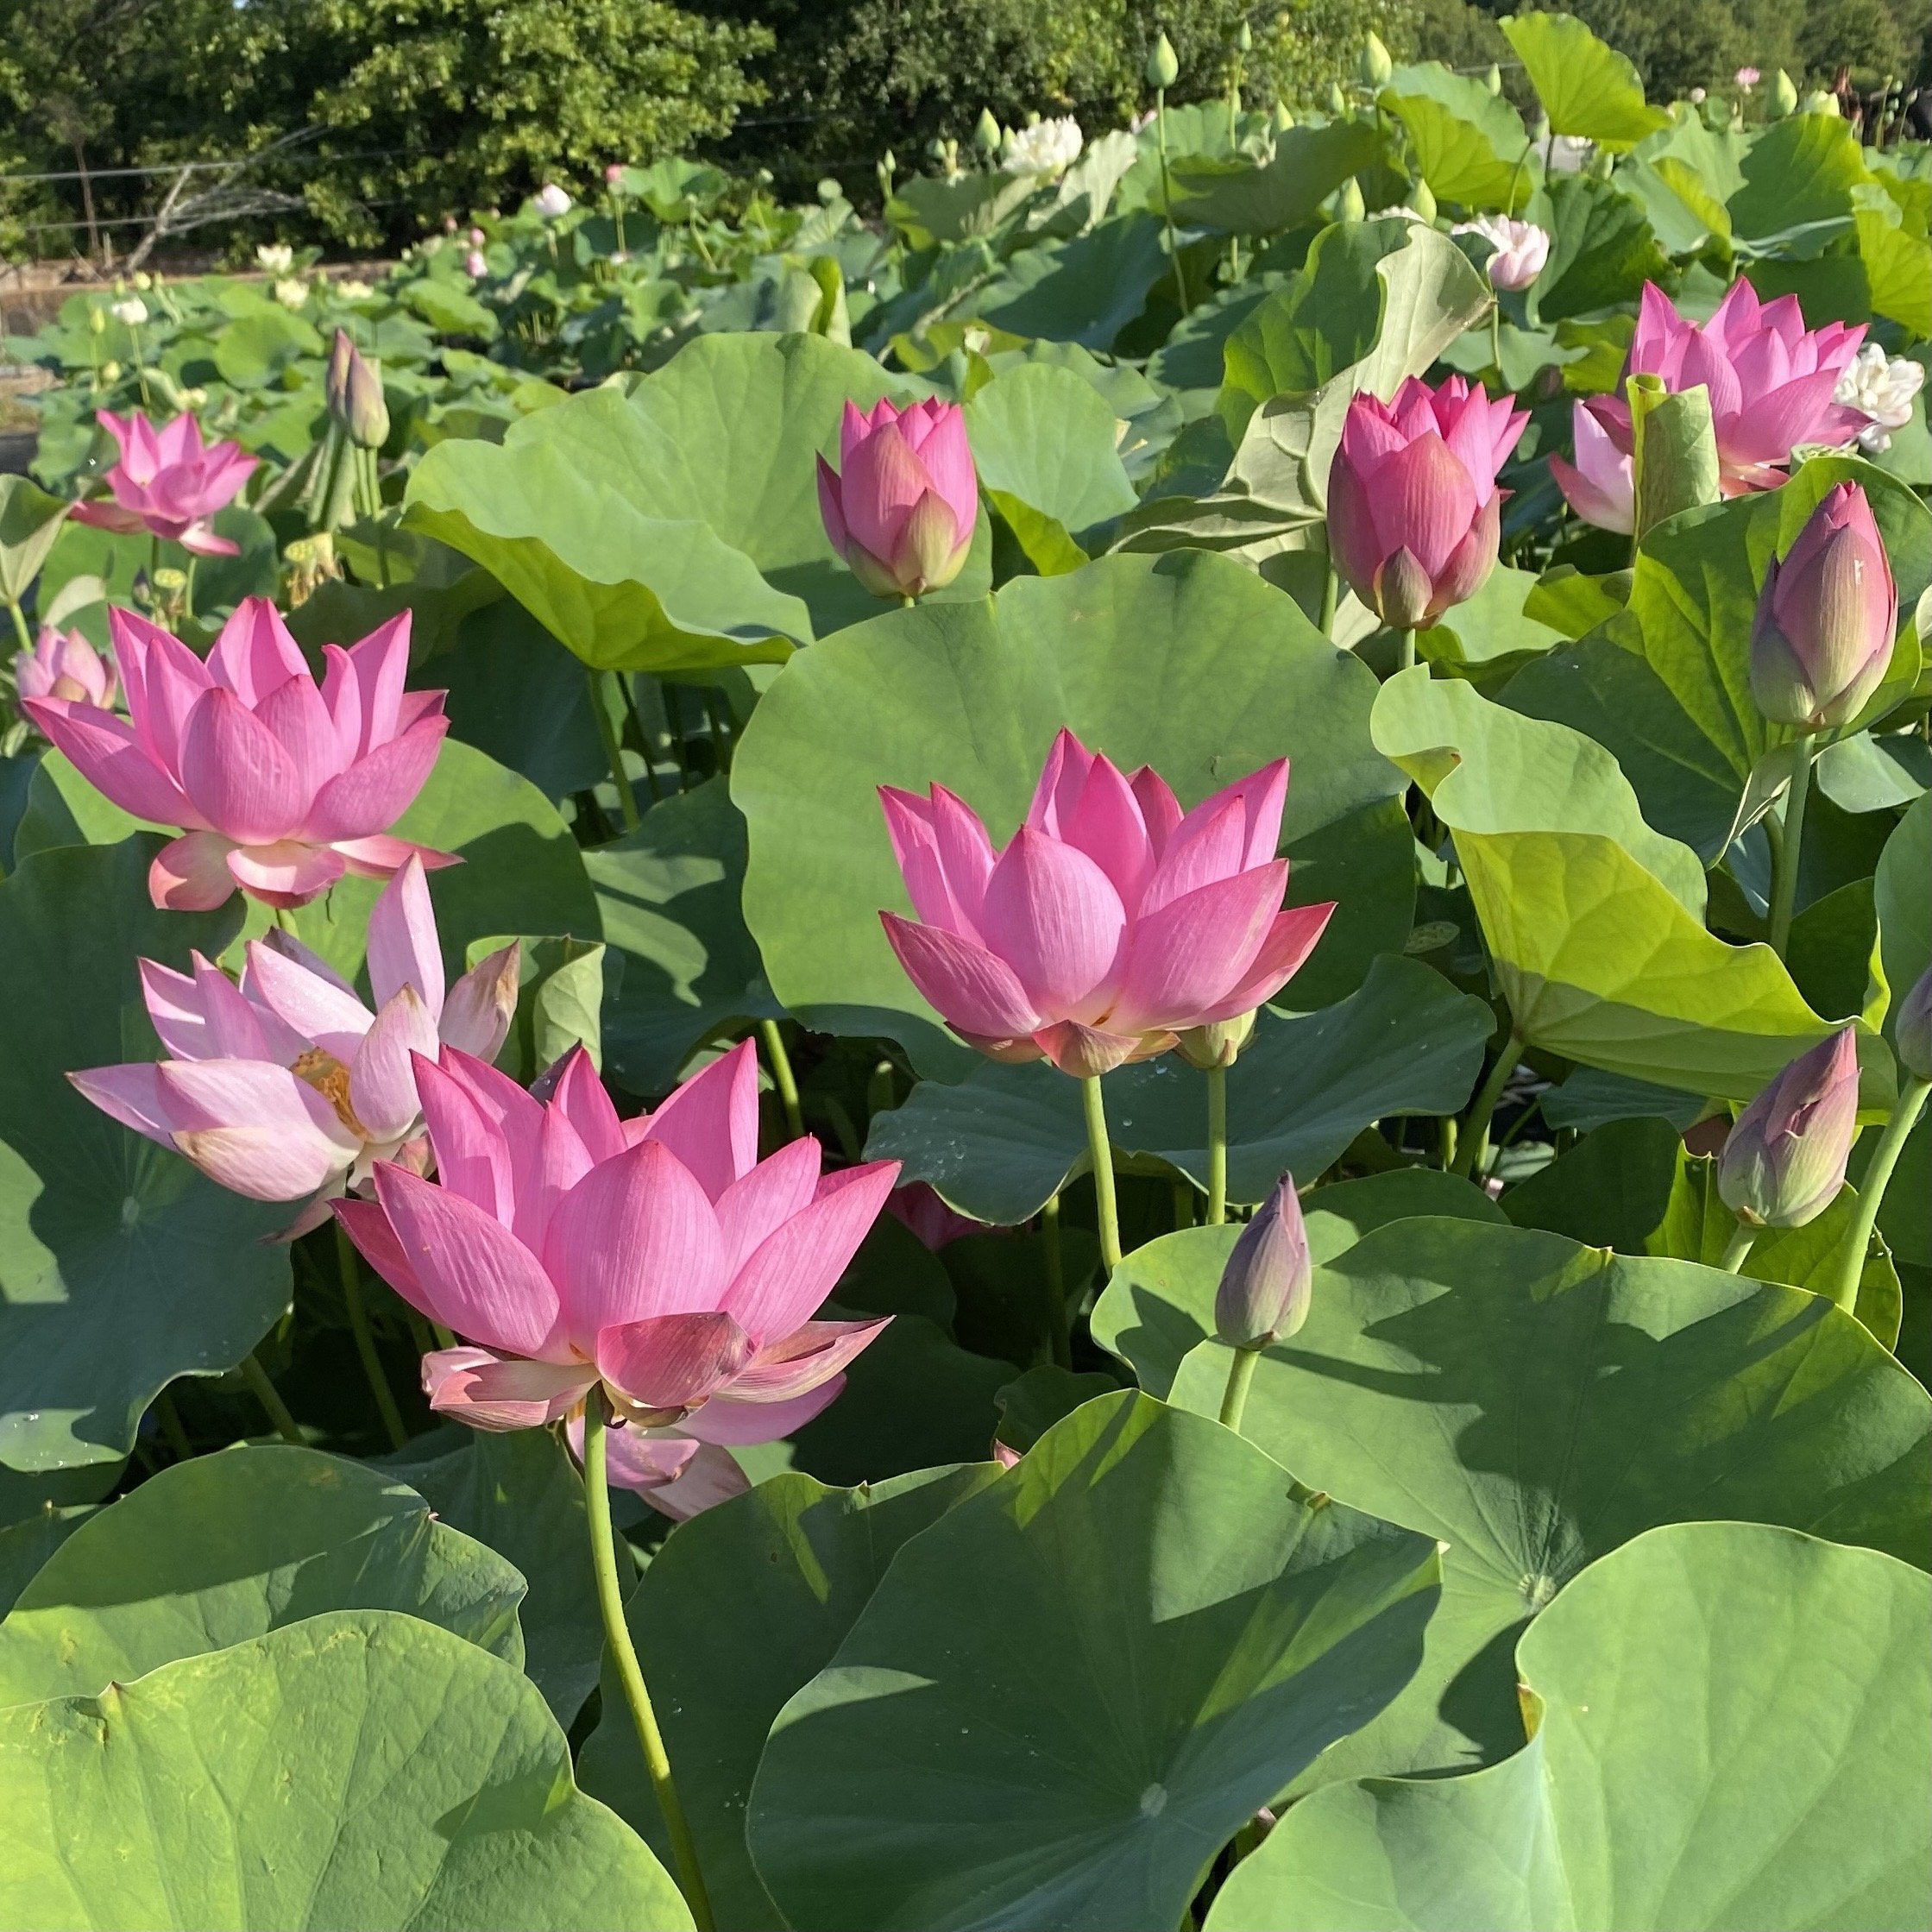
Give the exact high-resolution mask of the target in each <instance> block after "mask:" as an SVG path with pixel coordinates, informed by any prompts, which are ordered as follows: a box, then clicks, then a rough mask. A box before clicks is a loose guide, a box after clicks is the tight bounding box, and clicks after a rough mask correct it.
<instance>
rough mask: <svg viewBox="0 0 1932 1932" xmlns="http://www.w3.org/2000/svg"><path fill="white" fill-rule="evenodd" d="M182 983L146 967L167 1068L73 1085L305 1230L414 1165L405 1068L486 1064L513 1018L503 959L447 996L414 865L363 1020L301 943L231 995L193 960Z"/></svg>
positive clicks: (509, 952) (272, 948)
mask: <svg viewBox="0 0 1932 1932" xmlns="http://www.w3.org/2000/svg"><path fill="white" fill-rule="evenodd" d="M193 961H194V970H193V972H192V973H185V972H174V971H173V969H172V968H170V967H167V966H161V965H159V964H157V963H156V962H155V961H154V960H142V962H141V980H142V993H143V995H144V997H145V998H146V1000H147V1002H148V1016H149V1018H151V1019H152V1020H153V1021H154V1031H155V1032H156V1033H158V1034H159V1035H160V1041H161V1044H162V1046H164V1047H165V1048H167V1051H168V1053H169V1054H170V1055H172V1056H173V1057H172V1058H170V1059H167V1060H161V1061H159V1062H155V1061H153V1060H142V1061H138V1062H135V1063H134V1064H132V1065H128V1066H121V1067H96V1068H94V1069H93V1070H92V1071H91V1072H89V1073H70V1074H69V1075H68V1076H67V1078H68V1079H71V1080H72V1082H73V1084H74V1086H77V1087H78V1088H79V1090H80V1092H83V1093H84V1094H85V1095H86V1096H87V1098H89V1099H90V1100H91V1101H92V1102H93V1103H94V1104H95V1105H96V1106H97V1107H99V1108H100V1109H101V1110H102V1111H104V1112H105V1113H108V1114H111V1115H112V1116H113V1117H114V1118H115V1119H116V1120H117V1121H119V1122H120V1123H121V1124H122V1125H123V1127H131V1128H133V1130H135V1133H137V1134H145V1135H146V1136H148V1139H149V1140H151V1141H159V1142H160V1143H161V1145H162V1146H163V1147H172V1148H175V1149H179V1151H180V1152H181V1153H183V1154H185V1155H187V1157H188V1159H189V1160H191V1161H193V1162H194V1164H195V1166H196V1167H199V1168H200V1169H201V1171H202V1172H203V1173H204V1174H206V1175H207V1176H208V1178H209V1179H210V1180H216V1181H219V1182H220V1183H221V1185H222V1186H223V1187H227V1188H231V1189H232V1190H233V1191H234V1192H235V1193H237V1194H246V1195H247V1196H248V1197H249V1199H250V1200H257V1201H294V1200H304V1199H308V1200H309V1201H310V1205H309V1207H308V1208H307V1209H305V1211H304V1212H303V1214H302V1215H301V1216H300V1217H299V1218H298V1219H297V1221H296V1223H295V1224H294V1226H293V1228H292V1229H291V1230H289V1231H290V1235H291V1237H293V1235H297V1234H300V1233H303V1232H305V1230H307V1229H308V1228H311V1227H313V1226H314V1225H316V1224H317V1223H318V1221H319V1220H320V1219H322V1218H324V1215H325V1211H326V1210H325V1206H324V1204H325V1203H326V1202H327V1201H328V1200H329V1199H330V1198H332V1197H333V1196H335V1195H337V1194H339V1193H342V1191H343V1189H344V1188H345V1187H356V1186H365V1185H366V1184H367V1183H368V1179H369V1175H370V1172H371V1170H372V1169H373V1167H374V1164H375V1162H376V1161H386V1160H393V1159H397V1158H403V1159H406V1160H409V1161H412V1162H413V1163H414V1164H415V1165H417V1166H418V1167H419V1166H421V1165H422V1163H423V1161H424V1159H425V1156H426V1149H425V1148H424V1147H423V1146H422V1144H421V1139H420V1136H421V1135H422V1131H423V1110H422V1103H421V1101H420V1100H419V1099H418V1098H417V1092H416V1081H415V1077H414V1073H413V1072H412V1067H411V1064H410V1056H411V1054H413V1053H425V1054H431V1053H434V1052H436V1051H437V1048H438V1046H439V1045H444V1046H451V1047H456V1048H462V1049H463V1050H465V1051H468V1052H469V1053H473V1054H481V1055H484V1056H486V1057H488V1056H493V1055H494V1054H495V1053H496V1050H497V1048H500V1046H501V1045H502V1044H503V1039H504V1035H505V1034H506V1033H507V1031H508V1030H509V1025H510V1017H511V1015H512V1014H513V1012H514V1011H515V1010H516V1004H517V967H518V950H517V948H516V947H515V946H507V947H504V948H503V950H502V951H501V952H500V953H492V954H491V955H490V956H489V958H488V959H487V960H484V961H483V962H482V963H481V965H480V966H476V967H475V969H474V970H472V971H471V972H467V973H465V974H464V975H463V978H462V979H459V980H458V981H457V982H456V985H454V986H452V987H450V989H449V992H448V995H447V997H445V995H444V979H443V953H442V949H441V947H440V946H439V945H438V943H437V934H436V915H435V913H434V912H433V911H432V910H431V906H430V894H429V886H428V884H427V882H426V881H425V878H424V874H423V867H422V864H421V861H420V860H418V859H415V858H411V859H409V860H408V861H407V862H406V864H405V865H404V866H403V868H402V870H401V871H400V872H398V873H397V874H396V876H395V877H394V878H393V879H392V880H390V882H389V884H387V885H386V886H385V887H384V888H383V889H382V893H381V897H379V898H378V899H377V900H376V902H375V905H374V909H373V910H372V911H371V912H370V914H369V941H368V969H369V985H370V989H371V991H373V992H374V996H375V1003H376V1010H375V1011H374V1012H373V1013H372V1012H371V1011H370V1010H369V1009H368V1007H367V1006H365V1005H364V1004H362V1000H361V999H359V998H358V997H356V992H355V990H354V989H353V988H352V987H351V986H350V985H349V983H348V982H347V981H346V980H345V979H343V978H342V977H341V976H340V975H339V974H338V973H337V972H336V971H335V970H334V969H333V968H332V967H331V966H328V965H327V964H326V963H325V962H324V960H320V959H318V957H317V956H316V954H315V953H312V952H311V951H310V950H309V949H308V947H305V946H304V945H303V944H302V943H301V941H299V940H297V939H295V938H293V936H291V935H289V934H287V933H283V932H274V933H271V934H270V935H268V937H267V939H265V940H254V941H250V942H249V947H248V953H247V966H246V967H245V969H244V971H243V972H242V983H241V985H240V986H239V987H237V986H236V984H235V982H234V981H233V980H231V979H230V978H229V977H228V975H227V974H226V973H224V972H222V970H221V969H220V967H218V966H214V965H211V963H210V962H209V961H208V960H205V959H204V958H203V957H202V956H201V954H200V953H195V954H194V955H193Z"/></svg>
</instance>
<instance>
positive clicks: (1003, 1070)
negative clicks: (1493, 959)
mask: <svg viewBox="0 0 1932 1932" xmlns="http://www.w3.org/2000/svg"><path fill="white" fill-rule="evenodd" d="M1494 1029H1495V1015H1494V1014H1493V1013H1492V1012H1491V1011H1490V1010H1489V1007H1488V1003H1487V1002H1486V1001H1483V1000H1480V999H1476V998H1472V997H1470V996H1469V994H1467V993H1460V992H1457V990H1456V989H1455V988H1454V987H1453V986H1452V985H1450V984H1449V982H1448V981H1447V980H1446V979H1444V978H1443V977H1442V975H1441V974H1440V973H1438V972H1432V971H1431V970H1430V969H1429V968H1428V967H1427V966H1424V965H1422V964H1421V963H1420V962H1419V960H1404V959H1396V958H1391V957H1388V956H1387V955H1385V956H1383V957H1381V958H1380V959H1378V960H1376V961H1375V964H1374V965H1373V966H1371V967H1370V968H1369V978H1368V981H1367V983H1366V984H1365V985H1363V986H1362V990H1361V991H1359V992H1357V993H1355V994H1353V995H1351V996H1350V997H1349V998H1347V999H1345V1000H1344V1001H1342V1002H1341V1003H1340V1004H1337V1005H1335V1006H1331V1007H1328V1008H1326V1009H1325V1010H1323V1011H1321V1012H1319V1013H1308V1014H1301V1015H1298V1016H1294V1017H1293V1018H1284V1017H1282V1016H1280V1015H1278V1014H1274V1013H1270V1012H1266V1011H1264V1012H1263V1013H1262V1016H1261V1018H1260V1020H1259V1022H1258V1023H1257V1024H1256V1026H1255V1034H1254V1037H1253V1038H1252V1040H1250V1042H1249V1044H1248V1046H1247V1047H1246V1048H1244V1049H1243V1052H1242V1054H1241V1057H1240V1058H1239V1059H1238V1060H1236V1062H1235V1064H1234V1066H1233V1067H1232V1069H1231V1070H1230V1073H1229V1074H1228V1188H1229V1193H1230V1198H1231V1199H1234V1200H1237V1201H1258V1200H1260V1199H1262V1197H1263V1196H1264V1195H1266V1193H1268V1189H1269V1188H1270V1187H1272V1186H1274V1183H1275V1182H1276V1181H1277V1180H1280V1179H1281V1175H1282V1174H1283V1173H1284V1172H1285V1171H1288V1170H1291V1169H1292V1170H1293V1172H1294V1173H1296V1174H1308V1175H1314V1174H1320V1173H1321V1172H1322V1170H1323V1169H1324V1168H1325V1167H1329V1166H1330V1165H1331V1163H1332V1162H1333V1161H1335V1160H1336V1158H1337V1156H1338V1155H1340V1154H1341V1153H1342V1151H1343V1149H1344V1148H1346V1147H1347V1146H1348V1144H1349V1143H1350V1141H1352V1140H1354V1138H1355V1137H1356V1135H1357V1134H1359V1133H1360V1132H1361V1131H1362V1129H1363V1128H1365V1127H1368V1126H1369V1125H1371V1124H1372V1123H1374V1122H1375V1121H1377V1120H1380V1119H1383V1118H1386V1117H1388V1116H1391V1115H1395V1114H1452V1113H1454V1112H1456V1111H1457V1109H1459V1108H1460V1107H1461V1106H1462V1105H1463V1104H1464V1103H1465V1102H1466V1101H1467V1100H1468V1098H1469V1090H1470V1089H1471V1088H1472V1087H1473V1086H1475V1085H1476V1077H1477V1074H1478V1073H1479V1071H1480V1069H1481V1067H1482V1049H1483V1047H1484V1044H1485V1043H1486V1042H1487V1041H1488V1037H1489V1035H1490V1034H1491V1032H1492V1031H1494ZM1104 1097H1105V1100H1106V1107H1107V1126H1108V1131H1109V1135H1110V1136H1111V1140H1112V1142H1113V1145H1114V1147H1115V1149H1117V1152H1118V1154H1119V1155H1120V1156H1121V1157H1122V1158H1123V1160H1125V1161H1130V1162H1135V1163H1138V1164H1141V1165H1143V1166H1144V1165H1146V1164H1148V1163H1149V1162H1158V1163H1160V1164H1161V1167H1160V1171H1161V1172H1178V1173H1180V1174H1186V1176H1187V1177H1188V1178H1189V1179H1190V1180H1193V1182H1194V1183H1195V1184H1196V1186H1199V1187H1201V1188H1203V1189H1205V1187H1206V1186H1207V1080H1206V1076H1205V1074H1202V1073H1198V1072H1196V1071H1195V1070H1194V1069H1193V1067H1189V1066H1187V1065H1186V1063H1185V1062H1184V1061H1183V1060H1181V1059H1180V1056H1179V1055H1178V1054H1162V1055H1161V1057H1160V1058H1159V1059H1157V1060H1146V1061H1142V1063H1141V1064H1140V1065H1139V1066H1136V1067H1121V1068H1120V1069H1119V1070H1118V1071H1117V1072H1116V1073H1110V1074H1109V1075H1108V1076H1107V1078H1106V1081H1105V1086H1104ZM865 1152H866V1155H867V1157H868V1158H870V1159H873V1160H885V1159H893V1160H898V1161H903V1162H904V1163H905V1170H904V1171H905V1178H906V1179H907V1180H924V1181H928V1182H930V1183H931V1184H932V1186H935V1188H937V1189H938V1190H939V1192H940V1193H941V1194H942V1195H943V1196H944V1197H945V1198H946V1199H947V1200H948V1201H950V1202H951V1203H952V1204H953V1206H954V1207H956V1208H958V1209H959V1210H960V1212H962V1213H965V1214H970V1215H972V1216H973V1217H974V1218H977V1219H979V1220H982V1221H991V1222H993V1223H995V1224H1003V1225H1011V1224H1014V1223H1016V1222H1020V1221H1024V1220H1027V1219H1029V1218H1030V1217H1031V1216H1033V1215H1035V1214H1037V1213H1038V1212H1039V1211H1040V1210H1041V1208H1042V1207H1043V1206H1044V1205H1046V1203H1047V1202H1048V1200H1049V1199H1051V1198H1052V1197H1053V1196H1054V1194H1055V1193H1058V1192H1059V1190H1060V1188H1061V1187H1062V1186H1065V1185H1066V1183H1067V1180H1068V1179H1069V1178H1070V1177H1071V1176H1073V1174H1079V1173H1082V1172H1085V1171H1086V1168H1087V1167H1088V1165H1089V1159H1088V1154H1087V1136H1086V1120H1085V1117H1084V1115H1083V1114H1082V1112H1081V1100H1080V1088H1079V1083H1078V1082H1077V1081H1074V1080H1070V1079H1067V1076H1066V1075H1065V1074H1064V1073H1058V1072H1056V1071H1055V1070H1054V1068H1053V1067H1049V1066H1048V1065H1047V1064H1046V1063H1045V1062H1044V1061H1035V1062H1033V1063H1031V1064H1029V1065H1027V1066H1023V1067H1010V1066H1001V1065H999V1064H998V1063H997V1062H995V1061H992V1060H982V1061H980V1062H979V1064H978V1065H977V1066H975V1067H973V1069H972V1072H971V1073H969V1074H968V1075H967V1076H966V1079H964V1080H962V1081H960V1084H959V1085H958V1086H944V1085H943V1084H941V1083H940V1082H937V1081H927V1082H924V1083H922V1085H921V1086H917V1087H916V1088H915V1089H914V1090H913V1092H912V1096H911V1098H909V1099H908V1100H907V1101H906V1103H905V1104H904V1105H903V1106H902V1107H899V1108H897V1109H895V1110H894V1111H892V1112H890V1113H884V1114H879V1115H877V1116H875V1117H874V1119H873V1123H872V1135H871V1137H870V1139H869V1140H868V1141H867V1142H866V1148H865Z"/></svg>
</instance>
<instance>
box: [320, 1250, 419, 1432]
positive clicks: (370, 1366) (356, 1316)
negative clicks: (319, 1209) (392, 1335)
mask: <svg viewBox="0 0 1932 1932" xmlns="http://www.w3.org/2000/svg"><path fill="white" fill-rule="evenodd" d="M336 1266H337V1269H338V1270H339V1272H340V1273H341V1275H342V1298H343V1302H344V1304H345V1305H346V1306H347V1307H348V1309H349V1331H350V1333H352V1334H353V1335H354V1336H355V1337H356V1354H357V1355H358V1356H361V1357H362V1373H363V1374H364V1375H367V1376H368V1380H369V1393H370V1394H372V1395H374V1397H375V1412H376V1413H377V1414H378V1415H380V1416H381V1418H382V1428H383V1432H384V1433H385V1434H386V1435H387V1437H388V1438H389V1446H390V1448H392V1449H400V1448H401V1447H402V1446H403V1445H404V1444H406V1442H407V1441H408V1440H409V1433H408V1432H407V1431H406V1429H405V1428H404V1427H403V1425H402V1414H401V1412H400V1410H399V1409H398V1408H397V1407H396V1397H395V1392H394V1391H393V1389H392V1388H390V1387H389V1378H388V1377H387V1375H384V1374H383V1372H382V1358H381V1356H379V1355H377V1353H376V1352H375V1337H374V1336H373V1335H372V1334H370V1332H369V1317H368V1309H367V1308H365V1307H364V1306H362V1270H361V1269H360V1268H357V1267H356V1250H355V1249H354V1248H352V1247H351V1246H350V1245H349V1236H348V1234H347V1233H346V1232H345V1231H344V1230H343V1224H342V1223H341V1222H340V1221H338V1222H337V1223H336Z"/></svg>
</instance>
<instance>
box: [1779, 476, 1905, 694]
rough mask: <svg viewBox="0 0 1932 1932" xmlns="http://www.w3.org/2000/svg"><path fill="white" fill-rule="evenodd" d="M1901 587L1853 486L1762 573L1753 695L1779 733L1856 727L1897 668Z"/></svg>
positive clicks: (1825, 505)
mask: <svg viewBox="0 0 1932 1932" xmlns="http://www.w3.org/2000/svg"><path fill="white" fill-rule="evenodd" d="M1897 628H1898V587H1897V584H1896V583H1895V582H1893V581H1892V575H1891V565H1890V563H1887V562H1886V559H1885V544H1884V543H1883V542H1882V541H1881V540H1880V538H1879V526H1878V524H1877V523H1876V521H1875V520H1874V519H1873V518H1872V507H1871V505H1870V504H1869V503H1867V502H1866V498H1865V492H1864V491H1863V490H1862V489H1860V488H1859V486H1858V485H1857V484H1856V483H1840V484H1838V485H1836V486H1835V487H1834V488H1832V489H1831V490H1830V491H1828V493H1827V494H1826V495H1825V497H1824V499H1823V500H1822V502H1821V503H1820V504H1819V505H1818V507H1817V508H1816V510H1814V511H1813V512H1812V513H1811V515H1810V518H1809V520H1808V521H1807V523H1806V524H1805V526H1804V528H1803V530H1801V531H1800V532H1798V536H1797V542H1796V543H1794V544H1792V545H1791V547H1790V551H1788V552H1787V553H1786V554H1785V556H1784V560H1783V562H1782V563H1780V562H1779V561H1778V559H1777V558H1776V557H1773V558H1772V563H1771V566H1770V568H1769V570H1767V571H1766V573H1765V585H1764V588H1763V590H1762V591H1761V592H1759V597H1758V614H1757V619H1756V621H1755V623H1754V624H1753V626H1752V632H1751V695H1752V696H1753V699H1754V700H1755V701H1756V702H1757V706H1758V708H1759V710H1760V711H1761V712H1762V713H1763V714H1765V717H1766V718H1767V719H1769V720H1770V721H1771V722H1772V723H1773V724H1778V725H1790V726H1792V727H1796V728H1797V729H1798V730H1800V731H1825V730H1829V729H1831V728H1833V727H1835V726H1838V725H1842V724H1845V723H1847V722H1848V721H1850V720H1851V719H1853V718H1854V717H1856V716H1857V715H1858V714H1859V713H1860V711H1861V710H1862V709H1863V708H1864V707H1865V703H1866V700H1867V699H1868V698H1869V697H1870V696H1871V695H1872V692H1873V691H1875V690H1876V689H1878V688H1879V683H1880V682H1881V681H1882V680H1883V678H1884V677H1885V671H1886V669H1887V667H1888V666H1889V665H1890V664H1891V647H1892V639H1893V637H1894V635H1895V634H1896V632H1897Z"/></svg>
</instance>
